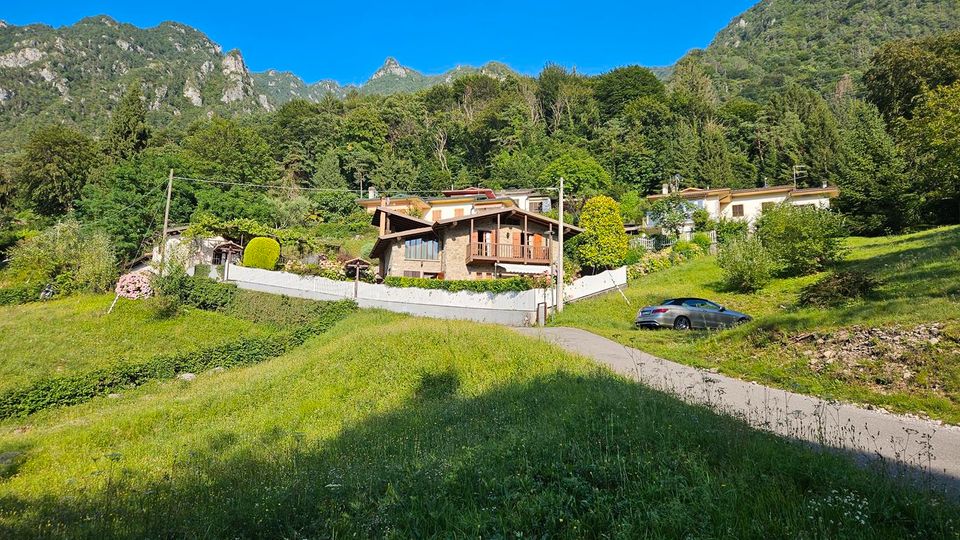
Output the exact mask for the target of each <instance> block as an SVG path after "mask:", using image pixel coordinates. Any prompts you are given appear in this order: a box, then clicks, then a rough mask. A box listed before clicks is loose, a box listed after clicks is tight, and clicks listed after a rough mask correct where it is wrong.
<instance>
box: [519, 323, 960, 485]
mask: <svg viewBox="0 0 960 540" xmlns="http://www.w3.org/2000/svg"><path fill="white" fill-rule="evenodd" d="M516 330H517V331H518V332H521V333H523V334H525V335H528V336H532V337H539V338H541V339H544V340H546V341H549V342H552V343H554V344H556V345H559V346H560V347H562V348H564V349H566V350H568V351H570V352H573V353H577V354H581V355H583V356H587V357H590V358H592V359H594V360H596V361H597V362H599V363H601V364H603V365H606V366H608V367H610V368H611V369H613V370H614V371H616V372H617V373H620V374H622V375H625V376H627V377H630V378H632V379H634V380H636V381H639V382H641V383H643V384H645V385H647V386H650V387H652V388H656V389H658V390H663V391H667V392H670V393H673V394H675V395H677V396H679V397H680V398H682V399H683V400H684V401H687V402H690V403H697V404H706V405H709V406H710V407H712V408H714V409H715V410H717V411H719V412H723V413H725V414H730V415H733V416H736V417H739V418H741V419H743V420H745V421H747V422H748V423H750V424H751V425H753V426H755V427H758V428H761V429H766V430H768V431H772V432H774V433H778V434H780V435H784V436H787V437H792V438H795V439H801V440H805V441H809V442H812V443H816V444H820V445H825V446H828V447H833V448H840V449H844V450H848V451H851V452H852V453H853V454H854V456H855V457H857V458H858V460H859V461H861V462H867V461H873V462H875V461H877V460H882V462H883V463H884V464H886V465H888V466H889V470H890V471H891V472H893V473H895V474H903V475H905V476H908V477H910V478H912V479H915V480H920V481H923V482H935V483H936V484H937V487H942V488H944V489H946V490H947V491H950V492H952V493H953V494H954V495H960V428H958V427H956V426H949V425H943V424H940V423H938V422H932V421H929V420H923V419H919V418H913V417H906V416H899V415H895V414H890V413H886V412H883V411H877V410H867V409H863V408H860V407H856V406H853V405H848V404H844V403H837V402H833V401H826V400H823V399H818V398H815V397H811V396H805V395H801V394H794V393H793V392H787V391H785V390H780V389H775V388H770V387H767V386H763V385H760V384H756V383H750V382H745V381H742V380H739V379H734V378H731V377H726V376H724V375H719V374H716V373H712V372H709V371H704V370H700V369H697V368H693V367H690V366H685V365H683V364H677V363H675V362H670V361H668V360H664V359H662V358H657V357H656V356H652V355H650V354H647V353H645V352H643V351H640V350H637V349H633V348H630V347H626V346H624V345H621V344H619V343H617V342H614V341H611V340H609V339H606V338H604V337H601V336H598V335H596V334H593V333H591V332H587V331H586V330H580V329H578V328H563V327H558V328H517V329H516Z"/></svg>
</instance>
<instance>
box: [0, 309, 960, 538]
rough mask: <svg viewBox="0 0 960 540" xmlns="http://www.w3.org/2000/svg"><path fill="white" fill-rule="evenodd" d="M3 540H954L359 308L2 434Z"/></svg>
mask: <svg viewBox="0 0 960 540" xmlns="http://www.w3.org/2000/svg"><path fill="white" fill-rule="evenodd" d="M0 456H3V457H4V461H3V462H0V463H3V465H0V537H45V538H49V537H90V538H110V537H128V538H141V537H154V538H160V537H190V538H194V537H211V538H226V537H295V538H303V537H360V538H368V537H394V538H411V537H431V536H440V537H456V536H463V537H495V538H506V537H511V538H514V537H516V538H519V537H532V536H536V537H554V538H557V537H559V538H564V537H568V538H578V537H623V538H636V537H730V538H739V537H755V538H796V537H808V538H817V537H819V538H826V537H830V538H834V537H847V538H876V537H882V538H907V537H922V538H932V537H955V536H956V535H957V534H958V531H960V529H958V527H960V523H958V518H957V516H958V515H960V513H958V512H960V508H958V507H957V506H956V505H955V504H954V503H951V502H948V501H947V500H945V499H942V498H939V497H937V496H935V495H932V494H929V493H923V492H916V491H913V490H911V489H908V488H905V487H902V486H898V485H896V484H894V483H893V481H892V480H889V479H887V477H885V476H878V475H875V474H874V473H872V472H871V471H868V470H864V469H860V468H857V467H855V466H853V465H852V464H851V463H850V462H849V461H847V460H846V459H845V458H842V457H841V456H838V455H836V454H833V453H815V452H813V451H812V450H810V449H808V448H806V447H805V446H802V445H800V444H797V443H791V442H787V441H785V440H783V439H779V438H777V437H774V436H772V435H769V434H766V433H762V432H758V431H754V430H752V429H750V428H749V427H747V426H746V425H744V424H742V423H740V422H738V421H735V420H733V419H730V418H726V417H722V416H718V415H716V414H715V413H713V412H711V411H709V410H708V409H706V408H702V407H694V406H689V405H686V404H683V403H681V402H680V401H678V400H676V399H673V398H671V397H668V396H666V395H664V394H661V393H658V392H654V391H651V390H649V389H647V388H645V387H643V386H640V385H637V384H634V383H632V382H629V381H627V380H625V379H622V378H620V377H617V376H615V375H612V374H611V373H609V372H608V371H605V370H602V369H600V368H599V367H597V366H596V365H594V364H593V363H592V362H590V361H588V360H586V359H584V358H581V357H576V356H571V355H569V354H566V353H564V352H562V351H560V350H559V349H556V348H553V347H551V346H547V345H544V344H542V343H540V342H538V341H535V340H531V339H528V338H525V337H521V336H519V335H517V334H514V333H513V332H512V331H510V330H508V329H503V328H500V327H494V326H487V325H478V324H473V323H467V322H453V321H436V320H427V319H414V318H408V317H403V316H400V315H396V314H386V313H381V312H370V311H367V312H360V313H357V314H354V315H352V316H351V317H350V318H348V319H346V320H344V321H341V322H340V323H338V325H337V326H335V327H334V328H333V329H332V330H331V331H329V332H327V333H326V334H323V335H320V336H318V337H315V338H312V339H311V340H310V341H308V342H307V343H306V344H305V345H304V346H302V347H300V348H299V349H297V350H295V351H293V352H291V353H288V354H286V355H284V356H282V357H279V358H277V359H274V360H271V361H267V362H264V363H262V364H258V365H256V366H251V367H247V368H238V369H231V370H227V371H223V372H219V373H217V372H208V373H202V374H200V375H199V377H198V378H197V379H196V380H195V381H192V382H185V381H176V380H168V381H155V382H152V383H149V384H147V385H145V386H143V387H140V388H138V389H135V390H130V391H128V392H126V393H124V395H123V396H121V397H120V398H115V399H109V398H98V399H95V400H93V401H90V402H87V403H85V404H82V405H78V406H75V407H69V408H64V409H56V410H48V411H44V412H41V413H38V414H35V415H33V416H31V417H30V418H29V419H27V420H21V421H14V420H8V421H5V422H2V423H0Z"/></svg>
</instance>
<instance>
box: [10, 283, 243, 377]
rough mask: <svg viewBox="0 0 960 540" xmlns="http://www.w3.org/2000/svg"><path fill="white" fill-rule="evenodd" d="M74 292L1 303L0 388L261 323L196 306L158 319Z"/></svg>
mask: <svg viewBox="0 0 960 540" xmlns="http://www.w3.org/2000/svg"><path fill="white" fill-rule="evenodd" d="M111 302H113V295H79V296H69V297H66V298H60V299H56V300H51V301H49V302H34V303H30V304H23V305H19V306H8V307H0V392H2V391H5V390H9V389H12V388H17V387H22V386H26V385H27V384H29V383H30V382H33V381H35V380H37V379H40V378H43V377H49V376H60V375H70V374H75V373H80V372H84V371H90V370H93V369H97V368H102V367H109V366H110V365H112V364H115V363H117V362H120V361H126V360H140V359H147V358H150V357H152V356H154V355H156V354H158V353H159V352H165V353H169V352H180V351H186V350H191V349H195V348H199V347H202V346H206V345H210V344H215V343H220V342H224V341H229V340H231V339H234V338H236V337H239V336H243V335H257V334H258V333H259V332H260V330H259V329H258V327H257V326H256V325H254V324H252V323H250V322H246V321H243V320H240V319H238V318H234V317H227V316H224V315H221V314H217V313H212V312H208V311H201V310H196V309H191V310H187V312H186V313H184V314H183V315H181V316H178V317H176V318H171V319H156V318H155V317H154V316H153V315H152V313H151V311H150V310H149V309H148V308H147V307H146V306H145V305H144V303H143V302H137V301H131V300H124V299H121V300H120V301H119V302H118V303H117V305H116V307H115V308H114V310H113V312H112V313H110V314H109V315H107V309H108V308H109V307H110V303H111Z"/></svg>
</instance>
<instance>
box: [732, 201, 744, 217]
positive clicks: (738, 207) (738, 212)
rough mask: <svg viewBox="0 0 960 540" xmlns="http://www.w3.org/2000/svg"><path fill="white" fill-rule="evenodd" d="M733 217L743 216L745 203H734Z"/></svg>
mask: <svg viewBox="0 0 960 540" xmlns="http://www.w3.org/2000/svg"><path fill="white" fill-rule="evenodd" d="M733 217H743V205H742V204H735V205H733Z"/></svg>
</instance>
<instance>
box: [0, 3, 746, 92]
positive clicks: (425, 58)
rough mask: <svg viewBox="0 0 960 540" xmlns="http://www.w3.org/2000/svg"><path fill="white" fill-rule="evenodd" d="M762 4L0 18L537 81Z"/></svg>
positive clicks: (213, 10) (0, 15)
mask: <svg viewBox="0 0 960 540" xmlns="http://www.w3.org/2000/svg"><path fill="white" fill-rule="evenodd" d="M754 3H756V0H726V1H721V0H718V1H706V0H703V1H701V0H696V1H694V0H687V1H684V0H676V1H674V2H627V1H620V2H609V1H602V0H595V1H586V2H584V1H580V2H569V1H565V0H557V1H553V2H526V1H523V0H514V1H501V0H492V1H483V0H480V1H474V2H463V1H457V0H447V1H439V2H438V1H429V2H426V1H424V2H409V3H408V2H400V1H397V2H370V1H363V0H354V1H352V2H340V1H336V2H322V1H321V2H314V3H309V4H308V3H303V4H300V3H296V2H288V1H285V0H273V1H263V0H261V1H259V2H256V3H246V2H216V3H211V4H203V3H201V2H197V1H193V2H189V1H182V0H164V1H163V2H141V1H135V2H130V1H83V2H76V1H73V2H48V1H43V0H32V1H20V0H16V1H13V2H6V3H5V4H6V5H5V6H4V7H2V8H0V19H4V20H6V21H7V22H9V23H12V24H28V23H35V22H41V23H45V24H49V25H52V26H62V25H68V24H72V23H74V22H76V21H77V20H79V19H81V18H83V17H85V16H90V15H100V14H106V15H109V16H111V17H113V18H114V19H117V20H118V21H121V22H129V23H132V24H135V25H137V26H141V27H149V26H154V25H156V24H158V23H160V22H162V21H165V20H175V21H179V22H183V23H186V24H189V25H191V26H193V27H195V28H197V29H199V30H200V31H202V32H204V33H206V34H207V35H208V36H210V38H211V39H213V40H214V41H216V42H217V43H219V44H220V45H222V46H223V48H224V50H229V49H233V48H237V49H240V50H241V51H242V52H243V56H244V58H245V59H246V62H247V65H248V67H249V68H250V69H252V70H254V71H262V70H265V69H268V68H276V69H280V70H286V71H292V72H294V73H296V74H297V75H299V76H300V77H302V78H303V79H304V80H306V81H308V82H313V81H316V80H319V79H335V80H337V81H340V82H341V83H359V82H363V81H365V80H366V79H367V78H368V77H369V76H370V75H371V74H372V73H373V72H374V71H375V70H376V69H377V68H378V67H379V66H380V65H381V64H382V63H383V60H384V59H385V58H386V57H387V56H393V57H395V58H397V60H398V61H399V62H400V63H401V64H403V65H405V66H408V67H411V68H413V69H417V70H419V71H421V72H424V73H428V74H434V73H440V72H442V71H445V70H447V69H450V68H452V67H454V66H456V65H457V64H468V65H480V64H483V63H484V62H487V61H489V60H497V61H500V62H504V63H506V64H508V65H509V66H511V67H512V68H514V69H516V70H518V71H521V72H523V73H528V74H536V73H537V72H538V71H540V69H541V68H542V67H543V65H544V64H545V63H546V62H556V63H559V64H562V65H565V66H568V67H576V68H577V70H579V71H580V72H582V73H588V74H595V73H602V72H604V71H607V70H609V69H612V68H614V67H617V66H621V65H626V64H641V65H646V66H661V65H669V64H672V63H673V62H675V61H676V60H677V59H678V58H680V57H681V56H682V55H683V54H684V53H685V52H687V51H688V50H690V49H692V48H697V47H705V46H706V45H708V44H709V43H710V40H711V39H712V38H713V35H714V34H715V33H716V32H717V31H718V30H720V29H721V28H723V27H724V26H726V24H727V23H728V22H730V20H731V19H732V18H733V17H735V16H736V15H738V14H739V13H741V12H743V11H745V10H746V9H747V8H749V7H750V6H751V5H753V4H754ZM10 4H13V5H10Z"/></svg>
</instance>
